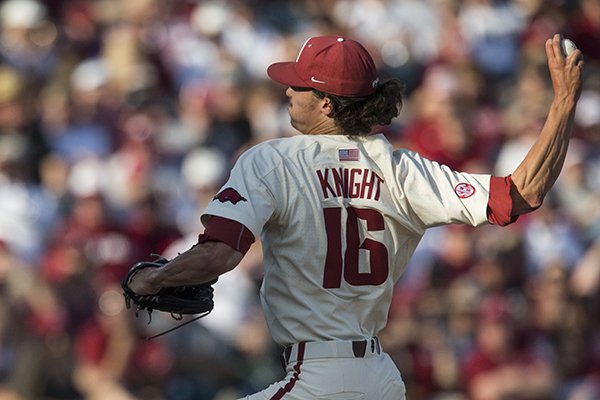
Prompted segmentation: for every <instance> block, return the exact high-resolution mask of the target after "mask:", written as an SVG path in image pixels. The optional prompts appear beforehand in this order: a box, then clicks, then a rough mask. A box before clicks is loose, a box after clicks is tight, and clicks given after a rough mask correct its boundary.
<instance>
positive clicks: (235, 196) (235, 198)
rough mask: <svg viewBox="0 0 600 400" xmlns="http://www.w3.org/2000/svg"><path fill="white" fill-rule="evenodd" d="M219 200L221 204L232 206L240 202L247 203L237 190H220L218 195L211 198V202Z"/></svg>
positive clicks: (229, 188)
mask: <svg viewBox="0 0 600 400" xmlns="http://www.w3.org/2000/svg"><path fill="white" fill-rule="evenodd" d="M215 200H219V201H220V202H221V203H225V202H226V201H229V202H231V203H232V204H237V203H239V202H240V201H248V200H246V198H245V197H244V196H242V195H241V194H240V193H239V192H238V191H237V190H235V189H234V188H231V187H228V188H225V189H223V190H221V191H220V192H219V193H217V194H216V195H215V197H213V201H215Z"/></svg>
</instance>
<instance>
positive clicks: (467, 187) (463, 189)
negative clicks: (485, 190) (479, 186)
mask: <svg viewBox="0 0 600 400" xmlns="http://www.w3.org/2000/svg"><path fill="white" fill-rule="evenodd" d="M454 193H456V195H457V196H458V197H460V198H461V199H466V198H469V197H471V196H473V195H474V194H475V187H474V186H473V185H471V184H469V183H459V184H458V185H456V187H455V188H454Z"/></svg>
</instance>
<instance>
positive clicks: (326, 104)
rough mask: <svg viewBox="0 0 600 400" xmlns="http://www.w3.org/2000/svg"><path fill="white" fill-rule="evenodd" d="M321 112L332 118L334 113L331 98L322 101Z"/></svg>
mask: <svg viewBox="0 0 600 400" xmlns="http://www.w3.org/2000/svg"><path fill="white" fill-rule="evenodd" d="M321 112H322V113H323V115H325V116H327V117H329V116H331V113H333V103H332V102H331V99H330V98H329V97H324V98H323V99H322V100H321Z"/></svg>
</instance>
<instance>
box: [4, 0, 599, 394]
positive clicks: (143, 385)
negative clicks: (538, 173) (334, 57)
mask: <svg viewBox="0 0 600 400" xmlns="http://www.w3.org/2000/svg"><path fill="white" fill-rule="evenodd" d="M555 32H559V33H562V34H564V35H565V36H567V37H569V38H571V39H572V40H574V42H575V43H576V44H577V45H578V46H579V47H580V48H581V49H582V51H583V53H584V55H585V59H586V61H585V62H586V67H585V87H584V91H583V93H582V98H581V102H580V104H579V107H578V110H577V115H576V120H575V122H576V125H575V132H574V139H573V141H572V145H571V148H570V152H569V157H568V159H567V162H566V165H565V168H564V170H563V173H562V175H561V177H560V179H559V181H558V182H557V184H556V186H555V188H554V189H553V190H552V192H551V194H550V195H549V197H548V198H547V200H546V202H545V204H544V205H543V207H542V208H541V209H539V210H538V211H537V212H535V213H534V214H531V215H528V216H525V217H522V218H521V219H520V220H519V221H518V222H517V223H515V224H513V225H511V226H509V227H506V228H497V227H492V226H485V227H480V228H477V229H472V228H464V227H460V226H449V227H443V228H436V229H433V230H431V231H429V232H428V233H427V234H426V236H425V238H424V239H423V242H422V243H421V245H420V246H419V249H418V252H417V254H416V255H415V257H414V259H413V260H412V261H411V263H410V265H409V267H408V268H407V271H406V274H405V276H404V278H403V279H402V280H401V281H400V282H399V283H398V288H397V291H396V295H395V298H394V303H393V307H392V310H391V313H390V321H389V327H388V328H387V329H386V330H385V331H384V332H382V334H381V340H382V342H383V345H384V348H385V349H386V350H387V351H388V352H389V353H390V354H391V355H392V357H393V359H394V360H395V361H396V362H397V364H398V366H399V367H400V368H401V371H402V373H403V376H404V380H405V382H406V384H407V390H408V399H410V400H466V399H477V400H488V399H490V400H504V399H519V400H546V399H548V400H593V399H596V400H597V399H599V398H600V329H599V324H600V289H599V286H600V0H579V1H577V0H549V1H542V0H513V1H510V0H504V1H500V0H497V1H496V0H463V1H460V0H423V1H417V0H295V1H291V0H247V1H241V0H240V1H234V0H231V1H226V0H224V1H216V0H212V1H200V0H198V1H191V0H188V1H184V0H178V1H176V0H173V1H167V0H90V1H82V0H81V1H78V0H48V1H38V0H6V1H2V2H0V297H1V300H0V400H29V399H34V400H38V399H42V400H59V399H86V400H87V399H89V400H121V399H145V400H198V399H200V400H203V399H218V400H228V399H235V398H237V397H238V396H242V395H245V394H248V393H251V392H253V391H256V390H258V389H260V388H263V387H265V386H266V385H268V384H270V383H271V382H273V381H275V380H278V379H280V378H281V377H282V376H283V373H282V370H281V367H280V365H279V358H278V357H279V351H280V349H279V348H278V347H277V346H276V345H274V344H273V342H272V341H271V339H270V337H269V335H268V332H267V331H266V329H265V325H264V321H263V316H262V314H261V311H260V307H259V303H258V299H257V293H258V287H259V285H260V281H261V268H262V266H261V253H260V244H255V245H254V246H253V248H252V250H251V252H250V253H249V254H248V256H247V257H246V258H245V259H244V261H243V263H242V265H240V267H239V268H237V269H236V270H234V271H232V272H231V273H229V274H227V275H225V276H223V277H222V278H221V279H220V281H219V283H218V285H217V289H216V295H215V296H216V303H217V307H216V309H215V311H214V312H213V314H211V315H210V316H209V317H207V318H206V319H204V320H202V321H201V322H200V323H197V324H193V325H189V326H187V327H185V328H182V329H180V330H178V331H175V332H173V333H170V334H168V335H166V336H163V337H161V338H158V339H155V340H153V341H145V340H144V338H145V337H147V336H148V335H150V334H154V333H157V332H160V331H161V330H162V329H166V328H168V327H170V326H172V325H173V324H174V321H172V320H171V319H170V317H168V316H164V315H158V313H155V314H154V315H153V321H152V324H149V325H148V324H146V323H147V318H145V315H141V316H140V318H138V319H135V317H134V313H133V311H132V310H129V311H128V310H125V309H124V304H123V298H122V295H121V292H120V288H119V286H118V285H119V283H120V280H121V279H122V277H123V275H124V273H125V271H127V269H128V268H129V266H130V265H131V264H132V262H133V261H135V260H139V259H142V258H147V257H148V256H149V254H150V253H151V252H158V253H163V254H164V255H166V256H167V257H172V256H174V255H176V254H177V252H178V251H182V250H185V249H187V248H189V246H190V245H191V244H193V243H194V241H195V240H196V237H197V235H198V233H199V232H200V230H201V229H202V228H201V225H200V223H199V219H198V217H199V215H200V213H201V211H202V209H203V208H204V206H205V205H206V204H207V202H208V201H210V199H211V198H212V196H213V194H214V193H215V191H216V190H217V189H218V188H219V186H220V185H221V184H222V183H223V182H224V179H226V177H227V172H228V169H229V167H230V166H231V165H232V163H233V162H234V161H235V159H236V157H237V156H238V155H239V153H240V152H241V151H243V150H244V149H246V148H248V147H249V146H251V145H253V144H255V143H258V142H260V141H264V140H267V139H271V138H276V137H282V136H287V135H293V134H295V133H294V132H293V131H292V130H291V128H290V127H289V121H288V116H287V111H286V99H285V96H284V88H283V87H280V86H277V85H275V84H273V83H272V82H270V81H269V80H268V79H267V77H266V74H265V69H266V66H267V65H269V64H270V63H271V62H273V61H280V60H287V59H294V58H295V56H296V52H297V51H298V49H299V47H300V46H301V44H302V43H303V42H304V40H305V39H306V38H307V37H309V36H312V35H317V34H327V33H332V34H341V35H346V36H349V37H353V38H356V39H358V40H359V41H361V42H362V43H364V44H365V46H366V47H368V48H369V50H370V51H371V53H372V54H373V55H374V57H375V58H376V62H377V64H378V66H379V68H380V71H381V75H382V77H383V78H386V77H398V78H400V79H402V80H403V81H405V82H406V84H407V93H406V94H407V97H406V101H405V106H404V109H403V111H402V115H401V117H400V118H399V119H398V120H397V121H396V123H395V124H394V125H393V126H390V127H387V128H386V129H385V131H384V132H385V134H386V135H387V136H388V138H389V139H390V140H391V141H392V142H393V143H394V145H396V146H402V147H408V148H411V149H415V150H418V151H420V152H421V153H422V154H423V155H425V156H427V157H430V158H432V159H435V160H438V161H440V162H442V163H445V164H448V165H449V166H451V167H452V168H455V169H459V170H465V171H470V172H493V173H495V174H500V175H502V174H507V173H510V172H511V171H512V170H513V168H514V167H515V166H516V165H517V164H518V163H519V161H520V160H521V159H522V157H523V155H524V153H525V152H526V151H527V149H528V148H529V146H530V145H531V143H532V141H533V140H534V139H535V136H536V135H537V133H538V131H539V129H540V127H541V125H542V124H543V121H544V118H545V113H546V110H547V107H548V104H549V102H550V100H551V96H552V91H551V86H550V81H549V77H548V73H547V70H546V64H545V63H546V60H545V53H544V45H543V43H544V41H545V39H546V38H548V37H550V36H551V35H552V34H554V33H555ZM304 229H307V230H310V229H311V227H304Z"/></svg>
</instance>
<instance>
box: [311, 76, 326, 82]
mask: <svg viewBox="0 0 600 400" xmlns="http://www.w3.org/2000/svg"><path fill="white" fill-rule="evenodd" d="M310 80H311V81H312V82H314V83H327V82H324V81H320V80H318V79H315V77H314V76H311V77H310Z"/></svg>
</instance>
